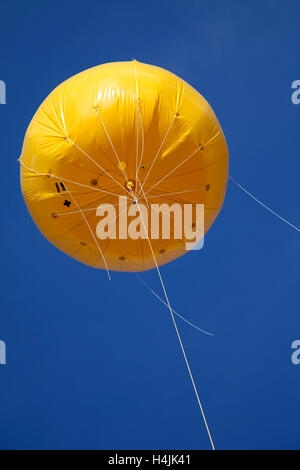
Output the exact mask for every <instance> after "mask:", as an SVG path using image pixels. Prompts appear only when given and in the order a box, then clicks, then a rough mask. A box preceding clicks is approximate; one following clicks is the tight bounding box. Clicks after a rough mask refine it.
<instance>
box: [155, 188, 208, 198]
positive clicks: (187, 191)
mask: <svg viewBox="0 0 300 470" xmlns="http://www.w3.org/2000/svg"><path fill="white" fill-rule="evenodd" d="M203 189H204V186H202V187H201V188H195V189H186V190H185V191H176V192H175V193H164V194H156V196H148V199H154V198H158V197H162V196H174V195H175V194H183V193H192V192H194V191H201V190H203Z"/></svg>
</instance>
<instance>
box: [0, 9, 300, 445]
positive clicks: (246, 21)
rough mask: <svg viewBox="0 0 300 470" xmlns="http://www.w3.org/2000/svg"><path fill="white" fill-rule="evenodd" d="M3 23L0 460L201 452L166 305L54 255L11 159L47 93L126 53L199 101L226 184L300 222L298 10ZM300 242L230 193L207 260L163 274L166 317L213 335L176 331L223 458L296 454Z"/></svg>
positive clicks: (27, 16)
mask: <svg viewBox="0 0 300 470" xmlns="http://www.w3.org/2000/svg"><path fill="white" fill-rule="evenodd" d="M0 22H1V28H0V44H1V48H0V79H1V80H5V82H6V84H7V104H6V105H1V106H0V125H1V127H0V129H1V130H0V135H1V140H0V149H1V163H0V165H1V176H2V178H1V185H2V186H1V190H2V203H1V207H2V209H1V232H0V237H1V238H0V239H1V268H2V269H1V283H0V289H1V315H0V339H2V340H4V341H5V342H6V345H7V364H6V365H5V366H4V365H2V366H0V417H1V418H0V448H2V449H14V448H17V449H52V448H56V449H65V448H67V449H75V448H81V449H198V448H200V449H201V448H203V449H205V448H209V441H208V438H207V435H206V433H205V430H204V425H203V421H202V418H201V415H200V412H199V409H198V407H197V403H196V401H195V397H194V395H193V390H192V387H191V384H190V382H189V378H188V375H187V372H186V369H185V365H184V361H183V358H182V355H181V352H180V349H179V345H178V341H177V338H176V335H175V331H174V328H173V326H172V323H171V320H170V315H169V313H168V311H167V309H165V307H164V306H163V305H161V304H160V303H159V302H158V301H157V300H156V299H155V298H154V297H153V296H151V294H150V293H149V292H148V291H147V290H145V288H144V287H143V286H142V285H141V284H140V283H139V282H138V281H137V279H136V278H135V277H134V276H133V275H131V274H118V273H113V276H112V281H110V282H109V281H108V280H107V277H106V273H105V272H104V271H99V270H93V269H91V268H88V267H86V266H83V265H80V264H79V263H78V262H76V261H74V260H72V259H70V258H68V257H67V256H65V255H64V254H63V253H61V252H59V251H58V250H57V249H56V248H54V247H53V246H52V245H50V243H48V242H47V240H45V239H44V238H43V237H42V235H41V234H40V233H39V231H38V229H37V228H36V227H35V225H34V224H33V222H32V220H31V218H30V216H29V214H28V212H27V210H26V208H25V205H24V203H23V200H22V195H21V192H20V189H19V167H18V164H17V162H16V160H17V158H18V157H19V155H20V152H21V146H22V140H23V137H24V134H25V131H26V128H27V125H28V124H29V121H30V119H31V117H32V116H33V114H34V112H35V110H36V109H37V107H38V106H39V105H40V103H41V102H42V100H43V99H44V98H45V97H46V96H47V95H48V93H49V92H50V91H51V90H52V89H53V88H54V87H55V86H56V85H58V84H59V83H60V82H61V81H63V80H65V79H66V78H68V77H70V76H72V75H73V74H75V73H78V72H80V71H81V70H84V69H86V68H88V67H91V66H94V65H97V64H101V63H104V62H110V61H116V60H130V59H131V58H132V57H135V58H137V59H138V60H140V61H143V62H147V63H151V64H155V65H159V66H162V67H165V68H167V69H169V70H171V71H172V72H174V73H176V74H177V75H179V76H180V77H182V78H184V79H185V80H186V81H188V82H190V83H191V84H192V85H193V86H194V87H195V88H196V89H198V90H199V91H200V93H202V94H203V95H204V96H205V97H206V99H207V100H208V101H209V102H210V104H211V105H212V107H213V108H214V110H215V112H216V113H217V116H218V118H219V120H220V122H221V125H222V127H223V129H224V132H225V135H226V138H227V141H228V146H229V151H230V174H231V175H232V176H233V177H235V178H236V179H238V180H239V181H240V182H241V183H242V184H244V185H245V186H246V187H247V188H248V189H249V190H250V191H252V192H253V193H254V194H256V195H257V196H258V197H260V198H261V199H262V200H263V201H264V202H265V203H267V204H269V205H270V206H271V207H273V208H274V209H275V210H277V211H278V212H279V213H280V214H282V215H283V216H284V217H286V218H287V219H289V220H291V221H292V222H294V223H295V224H296V225H299V224H300V216H299V201H300V192H299V171H300V161H299V122H300V105H298V106H295V105H293V104H292V102H291V98H290V97H291V83H292V81H293V80H296V79H300V70H299V46H300V27H299V26H300V5H299V2H297V1H285V2H283V1H266V0H262V1H253V0H251V1H249V2H248V1H244V2H238V1H226V2H224V1H215V0H212V1H210V2H207V1H205V2H204V1H201V0H198V1H196V0H194V1H192V0H190V1H189V2H182V1H177V0H172V1H171V0H169V1H164V0H161V1H152V2H145V1H140V2H131V1H128V2H124V1H114V0H112V1H108V2H99V1H89V0H86V1H84V2H71V1H64V0H60V1H54V0H52V1H44V2H40V1H30V0H29V1H27V2H16V1H10V2H8V1H7V2H6V4H5V5H2V6H1V20H0ZM299 241H300V239H299V233H297V232H296V231H294V230H292V229H291V228H290V227H288V226H287V225H285V224H283V223H282V222H280V221H279V220H278V219H276V218H275V217H273V216H272V215H271V214H269V213H267V212H265V211H264V209H262V208H261V207H260V206H258V205H256V204H255V203H254V202H253V201H252V200H251V199H249V198H248V197H247V196H246V195H244V194H243V193H242V192H241V191H240V190H239V189H237V188H236V187H234V186H233V185H232V184H231V183H229V186H228V191H227V195H226V200H225V204H224V207H223V210H222V212H221V214H220V216H219V217H218V219H217V221H216V222H215V224H214V226H213V227H212V229H211V230H210V231H209V233H208V235H207V236H206V240H205V247H204V249H203V250H201V251H199V252H190V253H189V254H188V255H186V256H184V257H183V258H182V259H179V260H177V261H175V262H173V263H171V264H169V265H167V266H165V267H163V269H162V274H163V276H164V278H165V280H166V286H167V289H168V292H169V296H170V299H171V302H172V304H173V306H174V308H175V309H176V310H177V311H179V312H180V313H181V314H183V315H185V316H186V317H187V318H188V319H189V320H191V321H193V322H194V323H197V324H198V325H199V326H200V327H202V328H205V329H207V330H210V331H213V332H214V333H215V336H214V337H209V336H205V335H203V334H201V333H198V332H197V331H195V330H193V329H191V328H190V327H189V326H188V325H186V324H185V323H183V322H181V321H180V320H179V321H178V322H179V323H178V324H179V327H180V331H181V333H182V337H183V341H184V344H185V346H186V350H187V353H188V356H189V358H190V362H191V366H192V369H193V372H194V376H195V380H196V383H197V386H198V388H199V393H200V397H201V399H202V401H203V405H204V408H205V410H206V414H207V419H208V422H209V424H210V427H211V431H212V434H213V436H214V440H215V445H216V447H217V448H219V449H220V448H221V449H240V448H243V449H261V448H270V449H275V448H282V449H290V448H299V442H300V407H299V392H300V365H299V366H295V365H293V364H292V362H291V359H290V357H291V343H292V341H293V340H295V339H299V338H300V327H299V252H300V244H299ZM145 279H147V281H148V282H149V283H150V284H151V285H152V286H153V287H154V288H155V289H159V283H158V281H157V278H156V273H155V271H151V272H148V273H146V274H145Z"/></svg>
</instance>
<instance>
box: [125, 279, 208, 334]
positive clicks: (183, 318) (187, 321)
mask: <svg viewBox="0 0 300 470" xmlns="http://www.w3.org/2000/svg"><path fill="white" fill-rule="evenodd" d="M133 274H134V275H135V276H136V277H137V278H138V279H139V280H140V282H141V283H142V284H144V286H145V287H146V288H147V289H148V290H149V291H150V292H152V294H153V295H154V296H155V297H156V298H157V299H158V300H160V302H161V303H163V304H164V305H165V306H166V307H168V304H167V303H166V302H165V301H164V300H163V299H162V298H161V297H160V296H159V295H158V294H157V293H156V292H155V291H154V290H153V289H152V288H151V287H150V286H149V284H147V282H146V281H145V280H144V279H143V278H142V277H141V276H139V275H138V273H135V272H134V273H133ZM172 311H173V313H175V315H177V316H178V317H179V318H181V320H183V321H185V322H186V323H187V324H188V325H190V326H192V327H193V328H195V329H196V330H198V331H201V333H204V334H206V335H208V336H214V333H209V332H208V331H206V330H203V329H202V328H199V326H197V325H194V324H193V323H192V322H190V321H189V320H187V319H186V318H185V317H183V316H182V315H180V314H179V313H178V312H176V311H175V310H174V309H173V308H172Z"/></svg>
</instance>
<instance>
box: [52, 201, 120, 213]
mask: <svg viewBox="0 0 300 470" xmlns="http://www.w3.org/2000/svg"><path fill="white" fill-rule="evenodd" d="M124 205H127V202H122V203H120V202H117V203H116V204H110V203H109V204H108V205H105V204H101V207H102V208H106V207H116V206H124ZM98 207H99V206H98ZM98 207H89V208H88V209H81V210H78V211H71V212H56V215H69V214H78V213H80V212H88V211H96V210H97V209H98ZM120 215H121V214H120Z"/></svg>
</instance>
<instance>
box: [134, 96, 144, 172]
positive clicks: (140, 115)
mask: <svg viewBox="0 0 300 470" xmlns="http://www.w3.org/2000/svg"><path fill="white" fill-rule="evenodd" d="M137 108H138V113H139V118H140V121H141V129H142V149H141V156H140V161H139V166H138V168H137V171H136V174H138V172H139V170H140V167H141V164H142V161H143V157H144V146H145V135H144V125H143V119H142V114H141V109H140V103H139V101H138V102H137Z"/></svg>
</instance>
